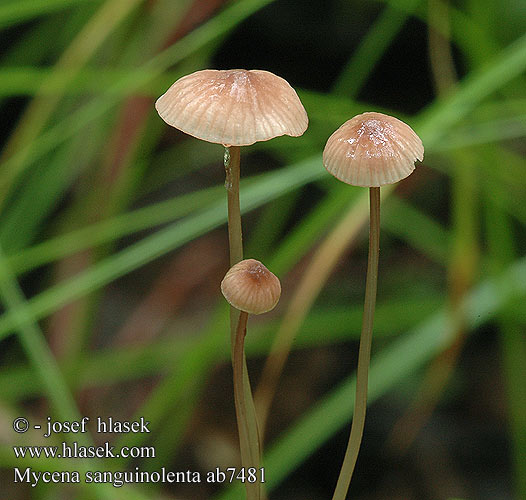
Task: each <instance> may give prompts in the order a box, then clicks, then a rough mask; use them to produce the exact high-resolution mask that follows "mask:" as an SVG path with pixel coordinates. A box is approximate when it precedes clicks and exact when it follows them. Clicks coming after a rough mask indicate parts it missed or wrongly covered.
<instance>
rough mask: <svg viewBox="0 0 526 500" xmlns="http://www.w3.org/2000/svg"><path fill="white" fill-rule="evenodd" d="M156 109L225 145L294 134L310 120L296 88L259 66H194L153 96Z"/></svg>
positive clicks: (194, 132)
mask: <svg viewBox="0 0 526 500" xmlns="http://www.w3.org/2000/svg"><path fill="white" fill-rule="evenodd" d="M155 109H157V112H158V113H159V116H160V117H161V118H162V119H163V120H164V121H165V122H166V123H168V125H171V126H172V127H175V128H177V129H179V130H182V131H183V132H185V133H187V134H189V135H192V136H194V137H197V138H198V139H203V140H204V141H208V142H215V143H219V144H224V145H226V146H248V145H250V144H254V143H255V142H257V141H266V140H268V139H272V138H273V137H278V136H280V135H291V136H294V137H297V136H300V135H302V134H303V132H305V130H306V129H307V125H308V118H307V113H306V111H305V108H304V107H303V105H302V104H301V101H300V99H299V97H298V95H297V94H296V92H295V90H294V89H293V88H292V87H291V86H290V85H289V84H288V83H287V81H286V80H284V79H283V78H280V77H279V76H276V75H274V74H273V73H270V72H268V71H261V70H250V71H247V70H244V69H232V70H212V69H205V70H202V71H196V72H195V73H192V74H191V75H187V76H183V77H182V78H180V79H179V80H177V81H176V82H175V83H174V84H173V85H172V86H171V87H170V88H169V89H168V90H167V91H166V93H165V94H163V95H162V96H161V97H159V99H157V102H156V103H155Z"/></svg>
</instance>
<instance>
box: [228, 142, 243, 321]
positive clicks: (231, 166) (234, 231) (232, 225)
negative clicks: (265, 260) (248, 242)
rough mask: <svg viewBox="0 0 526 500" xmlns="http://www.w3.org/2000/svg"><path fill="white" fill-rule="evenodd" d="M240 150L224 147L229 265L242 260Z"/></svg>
mask: <svg viewBox="0 0 526 500" xmlns="http://www.w3.org/2000/svg"><path fill="white" fill-rule="evenodd" d="M240 150H241V148H240V147H239V146H228V147H225V158H224V161H225V173H226V179H225V188H226V192H227V197H228V242H229V244H230V267H232V266H233V265H234V264H237V263H238V262H239V261H240V260H243V238H242V235H241V209H240V207H239V177H240V168H239V165H240V153H241V151H240ZM236 323H237V321H236Z"/></svg>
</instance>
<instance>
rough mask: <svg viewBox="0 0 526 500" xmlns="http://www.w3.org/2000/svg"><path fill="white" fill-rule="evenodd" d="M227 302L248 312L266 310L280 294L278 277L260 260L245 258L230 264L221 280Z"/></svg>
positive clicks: (258, 312) (271, 307)
mask: <svg viewBox="0 0 526 500" xmlns="http://www.w3.org/2000/svg"><path fill="white" fill-rule="evenodd" d="M221 291H222V292H223V295H224V297H225V299H226V300H227V301H228V303H229V304H230V305H232V306H234V307H235V308H236V309H239V310H240V311H245V312H247V313H250V314H262V313H264V312H268V311H270V310H272V309H274V307H276V304H277V303H278V300H279V297H280V295H281V284H280V282H279V279H278V278H277V277H276V276H275V275H274V274H272V273H271V272H270V271H269V270H268V269H267V268H266V267H265V266H264V265H263V264H262V263H261V262H259V261H258V260H255V259H246V260H242V261H241V262H238V263H237V264H236V265H234V266H232V267H231V268H230V270H229V271H228V272H227V273H226V275H225V277H224V278H223V281H222V282H221Z"/></svg>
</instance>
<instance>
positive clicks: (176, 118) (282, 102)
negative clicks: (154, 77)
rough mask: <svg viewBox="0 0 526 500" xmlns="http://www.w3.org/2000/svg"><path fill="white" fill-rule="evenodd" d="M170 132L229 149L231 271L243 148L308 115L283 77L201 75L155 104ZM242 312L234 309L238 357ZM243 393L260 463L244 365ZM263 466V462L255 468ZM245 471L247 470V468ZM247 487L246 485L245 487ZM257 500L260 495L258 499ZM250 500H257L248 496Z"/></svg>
mask: <svg viewBox="0 0 526 500" xmlns="http://www.w3.org/2000/svg"><path fill="white" fill-rule="evenodd" d="M155 108H156V109H157V112H158V113H159V115H160V117H161V118H162V119H163V120H164V121H165V122H166V123H168V124H169V125H171V126H172V127H175V128H177V129H179V130H181V131H183V132H185V133H187V134H189V135H192V136H194V137H197V138H199V139H202V140H204V141H208V142H213V143H218V144H223V146H224V147H225V154H224V166H225V172H226V181H225V187H226V189H227V198H228V239H229V248H230V266H231V267H232V266H234V265H235V264H237V263H238V262H240V261H241V260H242V259H243V241H242V230H241V211H240V206H239V178H240V168H239V165H240V147H241V146H248V145H250V144H253V143H255V142H257V141H266V140H269V139H272V138H273V137H278V136H281V135H290V136H293V137H297V136H300V135H302V134H303V133H304V132H305V130H306V129H307V125H308V118H307V113H306V111H305V109H304V107H303V105H302V104H301V101H300V100H299V97H298V96H297V94H296V92H295V91H294V89H293V88H292V87H291V86H290V85H289V84H288V83H287V82H286V81H285V80H284V79H283V78H280V77H279V76H276V75H274V74H272V73H270V72H268V71H261V70H244V69H233V70H202V71H197V72H195V73H192V74H190V75H187V76H184V77H182V78H180V79H179V80H177V81H176V82H175V83H174V84H173V85H172V86H171V87H170V88H169V89H168V90H167V91H166V93H165V94H163V95H162V96H161V97H159V99H157V102H156V103H155ZM238 320H239V311H238V310H237V309H236V308H235V307H233V306H232V307H231V309H230V340H231V348H232V357H233V356H234V354H233V353H234V349H235V339H236V332H237V328H238V323H239V322H238ZM242 366H243V368H242V369H243V377H242V380H243V386H244V387H243V390H244V393H245V398H246V400H247V401H248V405H247V412H248V415H247V416H246V419H247V422H248V420H250V424H249V425H247V432H248V433H249V436H248V437H247V438H246V439H247V441H248V442H249V444H250V445H251V447H252V449H251V454H252V456H253V457H257V460H259V453H260V450H259V437H258V435H257V421H256V413H255V409H254V404H253V400H252V392H251V389H250V384H249V382H248V375H247V369H246V362H245V360H244V359H243V362H242ZM256 463H259V462H256ZM243 466H245V464H243ZM247 484H248V483H247ZM258 495H259V493H258ZM249 498H259V496H250V495H249Z"/></svg>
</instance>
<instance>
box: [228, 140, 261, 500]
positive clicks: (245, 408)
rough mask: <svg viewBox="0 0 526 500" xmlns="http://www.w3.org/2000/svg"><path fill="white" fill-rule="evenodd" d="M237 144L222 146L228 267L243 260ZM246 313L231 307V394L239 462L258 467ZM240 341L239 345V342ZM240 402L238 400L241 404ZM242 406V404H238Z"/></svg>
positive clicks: (256, 490)
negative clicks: (247, 355)
mask: <svg viewBox="0 0 526 500" xmlns="http://www.w3.org/2000/svg"><path fill="white" fill-rule="evenodd" d="M240 149H241V148H240V147H239V146H228V147H227V146H225V157H224V164H225V173H226V179H225V188H226V191H227V199H228V242H229V247H230V266H231V267H232V266H233V265H235V264H237V263H238V262H239V261H241V260H243V238H242V231H241V209H240V206H239V178H240ZM246 321H247V317H246V313H243V312H240V311H238V310H237V309H236V308H234V307H230V341H231V349H232V366H233V370H234V393H235V401H236V416H237V425H238V432H239V445H240V449H241V463H242V465H243V467H244V468H245V471H246V469H247V468H248V467H255V468H256V470H259V463H260V441H259V431H258V424H257V419H256V410H255V407H254V400H253V398H252V390H251V388H250V381H249V378H248V370H247V362H246V359H245V352H244V338H245V333H246ZM239 343H241V345H239ZM236 384H237V386H236ZM240 402H241V403H240ZM240 404H241V405H242V407H241V406H240ZM245 485H246V489H247V498H248V500H259V498H260V489H261V488H260V485H259V484H258V483H249V482H248V481H247V482H246V483H245Z"/></svg>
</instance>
